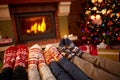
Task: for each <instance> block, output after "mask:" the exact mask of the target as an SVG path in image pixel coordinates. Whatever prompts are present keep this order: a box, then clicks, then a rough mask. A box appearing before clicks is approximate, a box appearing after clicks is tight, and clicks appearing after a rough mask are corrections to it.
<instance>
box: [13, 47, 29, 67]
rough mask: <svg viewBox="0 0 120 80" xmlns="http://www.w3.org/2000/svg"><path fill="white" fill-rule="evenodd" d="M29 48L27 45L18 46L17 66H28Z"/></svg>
mask: <svg viewBox="0 0 120 80" xmlns="http://www.w3.org/2000/svg"><path fill="white" fill-rule="evenodd" d="M27 58H28V48H27V47H26V46H25V45H18V46H17V53H16V61H15V66H14V67H16V66H23V67H25V68H27Z"/></svg>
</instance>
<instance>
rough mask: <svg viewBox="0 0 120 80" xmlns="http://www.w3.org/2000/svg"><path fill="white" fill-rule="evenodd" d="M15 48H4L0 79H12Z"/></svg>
mask: <svg viewBox="0 0 120 80" xmlns="http://www.w3.org/2000/svg"><path fill="white" fill-rule="evenodd" d="M16 51H17V48H16V47H15V46H10V47H8V48H7V49H6V50H5V53H4V59H3V66H2V69H1V73H0V80H12V76H13V67H14V64H15V57H16Z"/></svg>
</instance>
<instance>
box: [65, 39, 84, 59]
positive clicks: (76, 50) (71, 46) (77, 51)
mask: <svg viewBox="0 0 120 80" xmlns="http://www.w3.org/2000/svg"><path fill="white" fill-rule="evenodd" d="M65 44H66V45H67V48H68V49H69V50H70V51H71V52H73V53H75V55H77V56H79V57H81V55H82V54H83V51H82V50H80V49H79V48H78V47H77V46H75V44H74V43H73V42H72V41H71V40H70V39H68V38H66V39H65Z"/></svg>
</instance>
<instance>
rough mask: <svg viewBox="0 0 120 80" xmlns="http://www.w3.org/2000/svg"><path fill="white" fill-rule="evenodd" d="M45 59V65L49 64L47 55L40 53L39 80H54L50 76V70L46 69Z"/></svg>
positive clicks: (51, 75)
mask: <svg viewBox="0 0 120 80" xmlns="http://www.w3.org/2000/svg"><path fill="white" fill-rule="evenodd" d="M44 57H45V58H46V63H47V64H49V62H50V61H49V60H50V59H48V57H49V58H50V56H49V55H47V54H44V56H43V54H42V53H40V57H39V67H38V68H39V72H40V75H41V79H42V80H56V78H55V76H54V75H53V74H52V72H51V70H50V68H49V67H48V65H47V64H46V63H45V58H44Z"/></svg>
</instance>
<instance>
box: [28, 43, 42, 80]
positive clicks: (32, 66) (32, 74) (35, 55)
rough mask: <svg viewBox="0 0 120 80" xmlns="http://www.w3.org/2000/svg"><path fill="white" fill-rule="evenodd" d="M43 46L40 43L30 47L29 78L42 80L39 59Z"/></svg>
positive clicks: (29, 79)
mask: <svg viewBox="0 0 120 80" xmlns="http://www.w3.org/2000/svg"><path fill="white" fill-rule="evenodd" d="M40 51H41V48H40V46H39V45H38V44H35V45H33V46H32V47H30V49H29V55H28V80H33V79H35V80H40V74H39V71H38V60H39V57H40Z"/></svg>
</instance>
